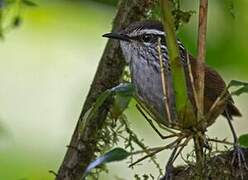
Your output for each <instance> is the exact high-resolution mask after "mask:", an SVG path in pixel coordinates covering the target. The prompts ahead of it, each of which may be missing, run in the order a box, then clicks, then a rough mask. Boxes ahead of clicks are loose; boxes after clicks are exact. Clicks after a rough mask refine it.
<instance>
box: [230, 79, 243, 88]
mask: <svg viewBox="0 0 248 180" xmlns="http://www.w3.org/2000/svg"><path fill="white" fill-rule="evenodd" d="M233 86H248V83H247V82H242V81H238V80H231V82H230V83H229V84H228V87H233Z"/></svg>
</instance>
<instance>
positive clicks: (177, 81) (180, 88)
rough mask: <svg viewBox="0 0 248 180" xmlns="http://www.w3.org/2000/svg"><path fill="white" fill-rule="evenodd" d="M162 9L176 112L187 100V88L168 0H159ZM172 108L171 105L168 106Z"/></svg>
mask: <svg viewBox="0 0 248 180" xmlns="http://www.w3.org/2000/svg"><path fill="white" fill-rule="evenodd" d="M160 5H161V11H162V22H163V25H164V31H165V33H166V35H165V38H166V44H167V47H168V51H169V57H170V65H171V71H172V78H173V85H170V86H172V87H173V89H174V92H175V99H174V101H175V104H176V111H177V114H178V113H179V111H180V110H182V109H183V107H184V106H185V103H186V102H187V99H188V96H187V88H186V82H185V77H184V69H183V66H182V65H181V62H180V54H179V49H178V44H177V38H176V32H175V26H174V19H173V16H172V14H171V4H170V1H169V0H160ZM170 98H173V97H170ZM170 108H173V107H170Z"/></svg>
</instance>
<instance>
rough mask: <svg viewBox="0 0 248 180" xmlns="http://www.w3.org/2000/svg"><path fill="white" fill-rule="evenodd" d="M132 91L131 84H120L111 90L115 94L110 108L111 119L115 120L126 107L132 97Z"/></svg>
mask: <svg viewBox="0 0 248 180" xmlns="http://www.w3.org/2000/svg"><path fill="white" fill-rule="evenodd" d="M134 90H135V89H134V86H133V84H132V83H125V84H120V85H118V86H116V87H114V88H113V89H112V91H114V92H115V94H116V96H115V101H114V104H113V106H112V108H111V116H112V118H114V119H117V118H118V117H119V116H120V115H121V114H122V113H123V112H124V110H125V109H126V108H127V107H128V104H129V102H130V100H131V99H132V97H133V95H134Z"/></svg>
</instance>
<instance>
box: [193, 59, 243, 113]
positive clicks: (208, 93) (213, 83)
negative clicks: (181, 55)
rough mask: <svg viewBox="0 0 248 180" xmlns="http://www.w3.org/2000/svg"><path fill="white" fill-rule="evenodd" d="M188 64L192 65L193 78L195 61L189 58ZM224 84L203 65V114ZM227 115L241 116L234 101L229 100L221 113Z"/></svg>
mask: <svg viewBox="0 0 248 180" xmlns="http://www.w3.org/2000/svg"><path fill="white" fill-rule="evenodd" d="M189 59H190V63H191V65H192V73H193V77H194V78H195V77H196V76H197V74H196V72H195V66H196V62H197V61H196V60H195V59H194V58H193V57H192V56H191V57H190V58H189ZM225 87H226V84H225V82H224V80H223V79H222V77H221V76H220V75H219V73H217V72H216V71H215V70H213V69H211V68H210V67H209V66H207V65H205V89H204V95H205V96H204V111H205V113H207V112H208V110H209V109H210V108H211V106H212V104H213V103H214V101H215V100H216V98H217V97H218V96H219V95H220V94H221V93H222V92H223V90H224V89H225ZM227 113H228V114H229V115H230V117H232V116H241V113H240V111H239V110H238V108H237V107H236V106H235V105H234V101H233V99H232V98H230V99H229V100H228V102H227V105H226V109H225V111H224V112H223V113H222V115H223V116H225V117H226V116H227Z"/></svg>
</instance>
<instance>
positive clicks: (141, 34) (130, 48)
mask: <svg viewBox="0 0 248 180" xmlns="http://www.w3.org/2000/svg"><path fill="white" fill-rule="evenodd" d="M103 36H104V37H108V38H112V39H118V40H120V45H121V48H122V51H123V54H124V56H125V60H126V61H127V63H130V62H131V61H135V60H142V59H143V60H149V61H152V60H155V59H158V53H157V43H158V38H161V41H162V42H161V43H162V46H161V48H162V51H163V54H164V53H165V54H164V55H167V48H166V43H165V33H164V31H163V26H162V24H161V23H160V22H159V21H140V22H135V23H132V24H130V25H129V26H128V27H127V28H125V29H124V30H121V31H119V32H116V33H108V34H105V35H103ZM165 58H166V59H167V56H165Z"/></svg>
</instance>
